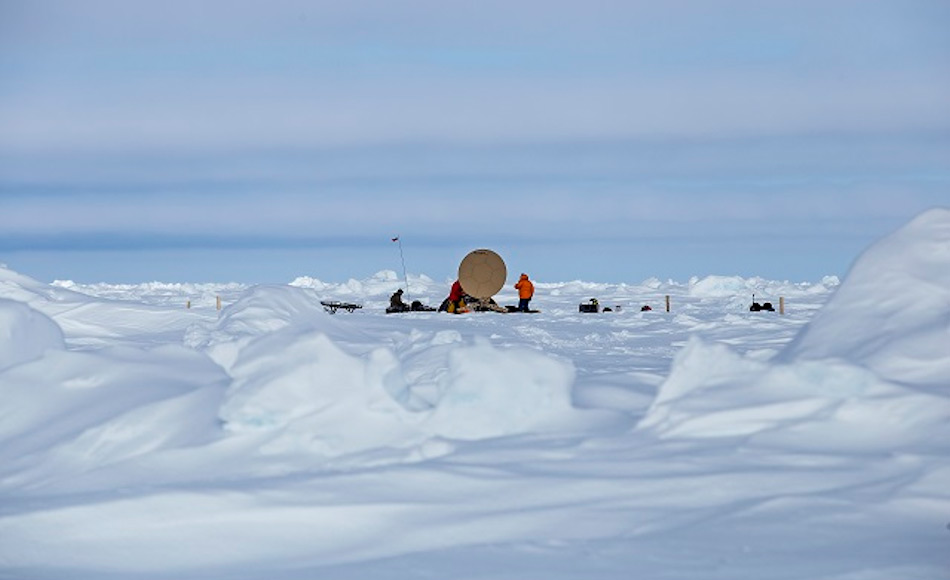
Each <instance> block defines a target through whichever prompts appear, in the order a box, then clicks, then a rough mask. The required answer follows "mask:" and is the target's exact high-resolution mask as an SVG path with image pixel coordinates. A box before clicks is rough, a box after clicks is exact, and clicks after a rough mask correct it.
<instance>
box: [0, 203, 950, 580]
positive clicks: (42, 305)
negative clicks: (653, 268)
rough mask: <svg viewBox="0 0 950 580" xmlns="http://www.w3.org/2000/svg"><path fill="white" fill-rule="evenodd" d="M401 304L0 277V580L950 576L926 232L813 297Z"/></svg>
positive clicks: (948, 392) (631, 291)
mask: <svg viewBox="0 0 950 580" xmlns="http://www.w3.org/2000/svg"><path fill="white" fill-rule="evenodd" d="M515 266H517V267H518V268H521V269H525V270H528V269H529V265H515ZM408 282H409V284H408V288H406V290H407V297H408V298H410V299H413V300H416V299H418V300H420V301H422V302H423V303H426V304H438V303H439V302H441V300H442V299H443V298H444V297H445V295H446V294H447V292H448V288H449V284H450V283H451V280H443V281H435V280H432V279H430V278H428V277H426V276H412V277H410V278H409V280H408ZM509 282H510V281H509ZM403 286H406V284H405V281H404V280H402V279H400V278H398V277H397V276H396V274H395V273H393V272H380V273H379V274H377V275H376V276H374V277H372V278H370V279H366V280H360V281H357V280H350V281H347V282H344V283H330V282H323V281H320V280H318V279H316V278H313V277H301V278H298V279H297V280H294V281H292V282H290V283H289V284H287V285H279V286H250V287H245V286H243V285H238V284H195V283H174V284H165V283H157V282H155V283H149V284H141V285H121V286H119V285H109V284H96V285H80V284H75V283H73V282H69V281H57V282H54V283H53V284H44V283H41V282H38V281H36V280H32V279H30V278H28V277H26V276H23V275H21V274H18V273H16V272H14V271H12V270H10V269H7V268H4V267H0V577H3V578H17V579H27V578H70V579H83V578H88V579H93V578H95V579H101V578H123V579H125V578H185V579H188V578H194V579H197V578H201V579H207V578H229V579H233V578H301V579H303V578H317V577H319V578H334V579H347V578H353V579H356V578H359V579H372V578H453V579H468V578H470V579H475V578H491V579H493V580H497V579H519V580H524V579H531V578H537V579H545V580H558V579H568V578H570V579H578V580H580V579H590V578H617V579H621V578H622V579H627V578H632V577H638V578H665V579H679V578H693V579H715V578H720V579H729V580H737V579H750V580H751V579H755V580H761V579H762V578H770V579H789V580H791V579H796V580H806V579H807V580H822V579H823V580H893V579H895V578H900V579H920V580H923V579H927V580H936V579H939V578H947V577H948V575H950V530H948V529H947V524H948V522H950V210H946V209H934V210H930V211H928V212H925V213H924V214H922V215H920V216H918V217H917V218H916V219H915V220H913V221H912V222H911V223H909V224H907V225H906V226H905V227H903V228H902V229H900V230H899V231H897V232H895V233H893V234H892V235H890V236H888V237H886V238H884V239H882V240H880V241H879V242H877V243H876V244H874V245H873V246H872V247H870V248H868V249H867V250H866V251H865V252H864V253H863V254H862V255H861V256H860V257H858V259H857V260H856V261H855V263H854V266H853V267H852V269H851V271H850V272H849V273H848V275H847V276H846V277H845V278H844V280H843V281H840V282H839V280H838V279H837V278H835V277H827V278H825V279H823V280H820V281H816V282H796V283H792V282H788V281H770V280H763V279H758V278H751V279H744V278H738V277H728V276H708V277H704V278H694V279H692V280H689V281H687V282H684V283H678V282H674V281H665V282H664V281H660V280H656V279H650V280H646V281H644V282H643V283H641V284H637V285H624V284H620V285H617V284H598V283H591V282H582V281H571V282H559V283H554V282H544V281H537V282H536V289H537V292H536V294H535V299H534V300H533V302H532V305H533V306H534V305H536V306H538V307H539V308H540V309H541V310H542V312H541V313H539V314H521V313H511V314H501V313H494V312H486V313H469V314H464V315H450V314H445V313H436V312H411V313H400V314H389V315H387V314H385V307H386V306H387V305H388V297H389V295H390V294H391V293H392V292H393V291H394V290H395V289H396V288H398V287H403ZM753 294H754V295H755V296H756V299H763V300H769V301H771V302H772V303H773V304H778V301H779V299H780V298H781V299H783V304H784V305H785V312H784V313H780V312H765V311H763V312H750V311H749V306H750V304H751V302H752V295H753ZM666 297H669V303H670V305H671V307H670V311H669V312H667V311H666V308H665V305H666ZM218 298H220V299H221V302H222V304H223V308H222V309H221V310H220V311H219V310H217V307H216V303H217V299H218ZM591 298H596V299H597V300H598V301H599V303H600V304H602V305H605V306H607V305H609V306H610V311H608V312H600V313H582V312H579V308H578V305H579V304H580V303H585V302H587V301H589V300H590V299H591ZM326 300H343V301H350V302H357V303H360V304H361V305H362V306H363V308H361V309H360V310H357V311H355V312H343V311H339V312H337V313H336V314H331V313H330V312H328V311H327V310H326V309H325V308H324V307H323V305H321V301H326ZM496 300H498V302H499V304H505V303H516V302H517V294H516V292H515V291H514V289H513V288H511V284H510V283H509V284H508V285H507V286H506V287H505V289H503V291H502V292H501V293H500V294H499V295H498V296H496ZM643 306H650V307H651V309H650V310H643V309H642V307H643Z"/></svg>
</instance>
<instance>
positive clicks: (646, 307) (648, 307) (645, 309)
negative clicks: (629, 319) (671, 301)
mask: <svg viewBox="0 0 950 580" xmlns="http://www.w3.org/2000/svg"><path fill="white" fill-rule="evenodd" d="M649 310H653V309H652V308H650V305H649V304H644V305H643V306H641V307H640V312H647V311H649Z"/></svg>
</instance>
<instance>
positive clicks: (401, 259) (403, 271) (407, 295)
mask: <svg viewBox="0 0 950 580" xmlns="http://www.w3.org/2000/svg"><path fill="white" fill-rule="evenodd" d="M393 241H394V242H396V243H397V244H398V245H399V261H400V262H402V277H403V280H405V281H406V299H407V300H412V296H411V295H410V294H409V276H408V275H407V274H406V258H405V257H404V256H403V254H402V240H400V239H399V236H396V237H395V238H393Z"/></svg>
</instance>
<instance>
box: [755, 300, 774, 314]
mask: <svg viewBox="0 0 950 580" xmlns="http://www.w3.org/2000/svg"><path fill="white" fill-rule="evenodd" d="M760 310H766V311H768V312H775V308H772V303H771V302H763V303H762V304H759V303H758V302H753V303H752V306H750V307H749V312H759V311H760Z"/></svg>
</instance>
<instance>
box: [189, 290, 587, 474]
mask: <svg viewBox="0 0 950 580" xmlns="http://www.w3.org/2000/svg"><path fill="white" fill-rule="evenodd" d="M341 320H342V317H338V316H331V315H329V314H327V313H326V312H324V310H323V308H322V306H320V304H319V300H317V299H316V298H315V297H314V295H313V293H312V292H311V291H309V290H304V289H298V288H292V287H259V288H255V289H252V290H249V291H248V292H247V293H246V294H245V295H244V296H243V297H241V298H240V299H239V300H238V301H237V302H236V303H235V304H233V305H231V306H229V307H228V308H227V309H226V310H225V311H224V312H223V313H222V316H221V318H220V319H219V321H218V322H217V324H216V325H215V326H214V329H213V330H211V332H210V334H209V336H210V338H209V339H208V340H206V341H203V342H202V341H195V344H197V345H203V346H207V347H208V348H209V352H210V353H211V356H212V357H213V358H215V360H218V361H219V362H222V363H223V364H224V366H225V368H227V369H228V371H229V373H230V374H231V376H232V377H233V379H234V380H233V383H232V386H231V388H230V389H229V393H228V397H227V402H226V403H225V404H224V406H223V407H222V410H221V418H222V420H223V421H224V422H225V425H226V428H227V429H228V430H229V431H231V432H236V433H240V432H248V431H251V432H255V431H256V432H261V431H267V432H274V433H275V434H276V433H278V432H279V434H278V435H275V437H276V439H275V440H274V441H271V442H270V443H269V444H268V446H267V450H268V451H274V450H275V449H278V448H281V449H282V448H287V449H288V450H289V449H293V450H297V451H299V450H304V451H307V452H313V453H318V454H323V455H331V456H332V455H341V454H344V453H350V452H353V451H359V450H364V449H369V448H374V447H406V446H409V445H414V444H418V443H420V442H422V441H424V440H425V439H426V438H428V437H432V436H445V437H450V438H456V439H480V438H485V437H496V436H500V435H510V434H514V433H523V432H529V431H532V430H534V429H536V428H537V426H538V424H539V423H541V422H543V420H544V419H545V418H546V417H547V416H549V415H551V414H559V413H566V412H569V411H570V410H571V404H570V401H571V393H570V387H571V383H572V380H573V368H572V367H571V365H570V364H569V363H566V362H564V361H560V360H556V359H553V358H551V357H548V356H545V355H543V354H541V353H538V352H536V351H533V350H530V349H524V348H514V349H505V350H501V349H498V348H496V347H494V346H492V345H491V344H490V342H488V341H484V340H479V341H476V342H475V343H471V344H470V343H467V342H466V341H464V340H462V338H461V336H460V335H458V334H457V333H455V334H452V333H446V332H440V333H436V334H434V335H432V334H428V333H418V332H417V333H413V334H411V335H409V336H408V337H407V338H406V339H405V340H403V341H401V342H400V344H399V348H398V349H397V350H396V351H394V350H393V349H392V348H385V347H384V348H374V349H372V350H370V351H368V352H354V353H347V352H345V351H344V347H341V346H340V345H339V344H337V343H336V342H334V338H335V339H336V340H340V341H342V342H353V331H352V330H348V329H347V328H346V327H345V325H344V324H342V322H341ZM199 332H200V331H199V330H196V329H192V334H191V335H190V337H191V339H192V340H193V341H194V340H195V338H196V336H197V334H198V333H199ZM228 339H230V341H231V342H228ZM355 350H357V351H360V350H362V349H355ZM222 353H228V354H229V355H231V356H228V357H225V356H223V355H222Z"/></svg>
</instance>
